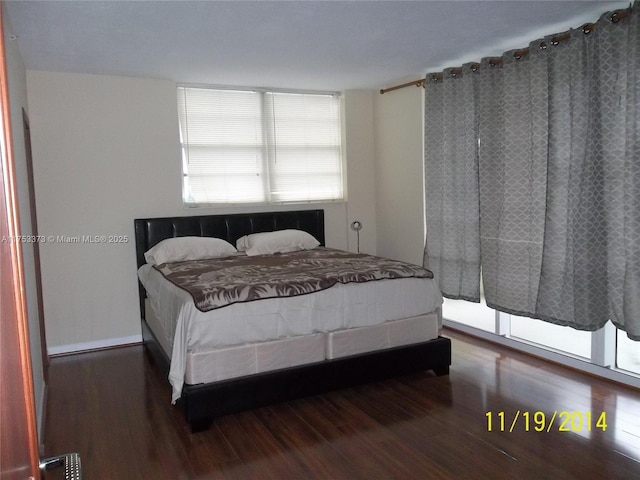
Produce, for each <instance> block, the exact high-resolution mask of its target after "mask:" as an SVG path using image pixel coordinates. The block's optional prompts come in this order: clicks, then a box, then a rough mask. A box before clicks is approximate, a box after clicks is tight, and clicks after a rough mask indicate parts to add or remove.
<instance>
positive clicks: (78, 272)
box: [27, 71, 375, 353]
mask: <svg viewBox="0 0 640 480" xmlns="http://www.w3.org/2000/svg"><path fill="white" fill-rule="evenodd" d="M27 84H28V96H29V106H30V118H31V127H32V142H33V156H34V169H35V181H36V192H37V204H38V227H39V233H40V234H41V235H54V236H57V235H64V236H77V235H107V236H108V235H127V236H129V238H130V239H133V219H134V218H139V217H154V216H174V215H199V214H209V213H227V212H239V211H261V210H288V209H294V208H298V209H304V208H324V209H325V219H326V220H325V223H326V242H327V245H328V246H333V247H336V248H348V247H349V241H350V239H349V237H348V236H349V231H348V228H347V224H348V221H347V220H348V219H347V210H348V209H350V208H348V205H347V204H346V203H335V204H328V205H315V204H314V205H299V206H295V207H292V206H284V207H281V208H252V209H246V208H245V209H238V208H226V209H197V210H196V209H185V208H184V207H183V205H182V199H181V195H182V192H181V170H180V168H181V167H180V157H179V143H178V142H179V139H178V119H177V107H176V85H175V83H173V82H170V81H163V80H150V79H137V78H125V77H112V76H102V75H77V74H65V73H53V72H41V71H28V72H27ZM367 98H369V100H367ZM352 99H353V100H352ZM344 104H345V118H346V119H348V120H347V122H348V124H347V130H348V131H349V132H354V136H356V137H357V138H358V141H357V144H356V146H351V145H350V144H347V145H346V146H345V151H346V152H347V155H348V156H349V159H348V160H347V177H348V178H349V180H348V181H349V184H348V188H349V189H350V190H351V193H352V195H351V196H350V201H349V205H351V203H353V205H354V208H353V209H352V211H350V212H349V213H350V214H351V213H353V214H354V215H358V216H359V217H361V218H362V219H364V218H366V219H369V218H373V217H375V213H374V212H375V206H374V205H373V202H371V201H370V200H371V195H370V194H368V193H367V187H365V188H361V187H360V185H359V181H358V174H359V172H360V171H362V170H364V171H367V170H372V168H373V159H372V155H370V152H371V148H372V147H367V145H366V144H367V141H369V143H371V142H372V139H371V138H372V135H373V123H372V120H371V112H372V110H373V109H372V106H371V100H370V97H367V95H366V94H363V93H359V92H353V93H351V92H347V93H346V94H345V102H344ZM367 104H368V106H367ZM363 117H366V118H363ZM358 124H362V125H364V127H356V126H354V125H358ZM367 125H369V127H367ZM367 136H368V137H369V140H367ZM367 163H368V164H369V166H367ZM352 166H353V169H352ZM352 170H354V171H352ZM365 181H367V182H368V181H370V175H369V176H366V178H365ZM362 196H364V197H365V198H364V200H359V198H360V197H362ZM372 223H373V221H372ZM370 235H371V236H370V237H368V239H367V247H368V248H375V235H374V234H373V232H370ZM42 273H43V281H44V286H43V289H44V307H45V316H46V333H47V343H48V347H49V349H50V351H51V352H53V353H60V352H66V351H74V350H78V349H83V348H95V347H101V346H108V345H113V344H120V343H124V342H129V341H136V340H138V339H139V338H140V322H139V312H138V300H137V280H136V274H135V248H134V244H133V240H130V241H129V242H128V243H124V244H65V243H60V242H58V243H56V242H54V243H46V244H43V245H42Z"/></svg>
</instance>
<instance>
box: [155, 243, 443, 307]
mask: <svg viewBox="0 0 640 480" xmlns="http://www.w3.org/2000/svg"><path fill="white" fill-rule="evenodd" d="M154 268H155V269H156V270H158V271H159V272H160V273H162V275H163V276H164V277H165V278H166V279H167V280H169V281H170V282H171V283H173V284H175V285H176V286H178V287H180V288H182V289H183V290H185V291H187V292H189V294H190V295H191V296H192V297H193V300H194V302H195V305H196V307H197V308H198V310H200V311H203V312H207V311H209V310H214V309H216V308H222V307H225V306H227V305H231V304H234V303H241V302H250V301H253V300H261V299H264V298H275V297H294V296H297V295H305V294H307V293H313V292H318V291H320V290H325V289H327V288H330V287H332V286H334V285H336V284H337V283H361V282H368V281H373V280H384V279H392V278H409V277H416V278H433V274H432V273H431V272H430V271H429V270H427V269H425V268H422V267H419V266H418V265H412V264H410V263H405V262H400V261H397V260H390V259H387V258H381V257H374V256H371V255H367V254H363V253H351V252H345V251H342V250H334V249H331V248H316V249H313V250H305V251H298V252H291V253H282V254H274V255H256V256H251V257H250V256H246V255H233V256H230V257H219V258H211V259H205V260H191V261H187V262H175V263H165V264H163V265H157V266H154Z"/></svg>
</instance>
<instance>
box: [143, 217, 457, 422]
mask: <svg viewBox="0 0 640 480" xmlns="http://www.w3.org/2000/svg"><path fill="white" fill-rule="evenodd" d="M134 226H135V241H136V265H137V268H138V276H139V280H140V282H139V297H140V312H141V318H142V332H143V341H144V345H145V347H146V350H147V351H148V352H149V353H150V354H151V355H152V356H153V358H154V359H155V360H156V362H157V363H159V365H160V366H161V368H163V370H164V371H165V372H166V373H167V375H168V377H169V381H170V383H171V384H172V391H173V393H172V400H173V401H175V402H176V403H177V404H178V405H179V406H180V407H181V408H182V409H183V411H184V413H185V416H186V419H187V421H188V423H189V425H190V427H191V429H192V431H194V432H195V431H200V430H204V429H207V428H208V427H209V426H210V425H211V423H212V421H213V419H214V418H215V417H217V416H220V415H224V414H228V413H234V412H237V411H241V410H245V409H250V408H255V407H259V406H263V405H267V404H270V403H275V402H279V401H285V400H289V399H294V398H298V397H301V396H306V395H313V394H319V393H323V392H326V391H329V390H334V389H338V388H344V387H347V386H352V385H357V384H362V383H367V382H371V381H377V380H381V379H385V378H389V377H392V376H397V375H402V374H406V373H411V372H417V371H423V370H433V371H434V373H435V374H437V375H446V374H448V372H449V366H450V364H451V344H450V341H449V340H448V339H446V338H443V337H440V336H438V328H439V325H440V321H441V317H440V305H441V296H440V293H439V291H438V289H437V287H436V286H435V282H433V281H432V279H429V278H401V279H394V280H387V279H381V280H379V281H373V282H366V283H358V282H352V283H348V284H336V285H335V286H332V287H331V288H324V289H322V290H320V291H317V292H314V293H305V292H303V293H301V294H299V295H294V296H292V297H290V298H287V299H281V298H264V299H257V300H255V301H242V302H238V303H235V304H232V305H228V306H224V307H222V308H214V307H211V308H214V309H213V310H211V311H201V309H199V308H197V306H196V304H198V305H199V303H198V302H196V301H194V298H192V294H190V293H188V292H186V291H185V290H184V289H183V288H181V287H179V286H176V285H175V284H173V283H172V282H171V281H169V280H168V278H171V277H170V276H169V275H168V273H167V272H165V274H167V276H166V277H164V275H163V273H161V270H162V269H160V268H154V267H152V266H150V265H148V264H147V263H146V259H145V252H147V251H149V250H150V249H151V248H152V247H154V246H156V245H157V244H159V243H160V242H161V241H163V240H165V239H168V238H175V237H215V238H221V239H223V240H226V241H227V242H229V243H231V244H233V245H235V243H236V241H237V240H238V239H239V238H241V237H243V236H245V235H249V234H255V233H260V232H275V231H281V230H288V229H294V230H297V231H303V232H307V233H308V234H310V235H311V236H313V237H314V238H315V239H317V242H318V243H319V244H320V246H319V248H317V249H313V250H310V251H309V252H294V253H291V254H290V255H303V256H305V255H306V256H313V255H319V254H320V253H322V255H325V254H332V255H335V256H337V257H340V258H338V259H337V260H338V261H343V259H342V258H341V257H344V258H345V259H346V260H347V261H352V259H355V260H357V261H360V259H361V257H362V256H361V255H356V254H350V253H348V252H340V251H334V252H333V253H332V252H331V250H332V249H327V248H324V243H325V235H324V211H323V210H302V211H286V212H269V213H248V214H227V215H205V216H187V217H163V218H147V219H136V220H135V221H134ZM180 241H181V240H180ZM321 251H322V252H321ZM325 251H326V252H327V253H325ZM316 252H318V253H316ZM283 256H286V255H283ZM255 258H262V257H255ZM224 260H225V261H227V259H226V258H225V259H224ZM228 260H229V261H236V260H235V259H232V258H229V259H228ZM244 260H245V259H243V258H239V259H238V261H244ZM269 260H271V259H269ZM312 261H315V259H312ZM389 262H392V261H389Z"/></svg>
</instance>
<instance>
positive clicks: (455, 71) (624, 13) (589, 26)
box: [380, 9, 631, 95]
mask: <svg viewBox="0 0 640 480" xmlns="http://www.w3.org/2000/svg"><path fill="white" fill-rule="evenodd" d="M630 13H631V12H630V10H628V9H627V10H616V11H615V12H613V13H612V14H611V16H610V17H609V20H611V21H612V22H613V23H618V22H619V21H620V20H623V19H624V18H626V17H628V16H629V15H630ZM580 28H581V29H582V33H584V34H585V35H588V34H589V33H591V32H593V31H594V30H595V29H596V24H595V23H585V24H584V25H583V26H582V27H580ZM569 38H571V34H570V33H569V32H567V33H561V34H558V35H555V36H553V37H551V45H558V44H559V43H560V42H565V41H567V40H569ZM547 46H548V45H547V43H546V42H542V43H540V48H542V49H546V48H547ZM528 54H529V48H522V49H520V50H516V51H515V52H513V56H514V57H515V58H516V59H518V60H520V59H521V58H522V57H524V56H525V55H528ZM501 64H502V57H491V58H490V59H489V65H491V66H494V65H501ZM479 68H480V64H479V63H472V64H471V70H472V71H474V72H475V71H477V70H478V69H479ZM449 71H450V72H451V75H452V76H453V77H456V76H458V75H462V67H456V68H451V69H449ZM428 76H429V77H431V78H432V79H433V80H442V78H443V77H444V73H442V72H438V73H430V74H428ZM425 84H426V83H425V79H420V80H414V81H413V82H407V83H403V84H402V85H395V86H393V87H389V88H382V89H381V90H380V95H383V94H385V93H387V92H393V91H394V90H399V89H401V88H405V87H411V86H413V85H415V86H416V87H424V86H425Z"/></svg>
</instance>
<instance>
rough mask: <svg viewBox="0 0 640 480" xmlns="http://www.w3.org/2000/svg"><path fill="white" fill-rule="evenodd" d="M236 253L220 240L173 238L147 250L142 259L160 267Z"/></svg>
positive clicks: (232, 247) (227, 243)
mask: <svg viewBox="0 0 640 480" xmlns="http://www.w3.org/2000/svg"><path fill="white" fill-rule="evenodd" d="M236 252H237V250H236V249H235V248H234V246H233V245H231V244H230V243H229V242H226V241H224V240H222V239H221V238H213V237H175V238H167V239H166V240H162V241H161V242H160V243H158V244H157V245H155V246H154V247H152V248H151V249H149V250H148V251H147V252H146V253H145V254H144V258H145V259H146V261H147V263H150V264H152V265H161V264H163V263H167V262H182V261H185V260H199V259H201V258H212V257H223V256H226V255H231V254H233V253H236Z"/></svg>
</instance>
